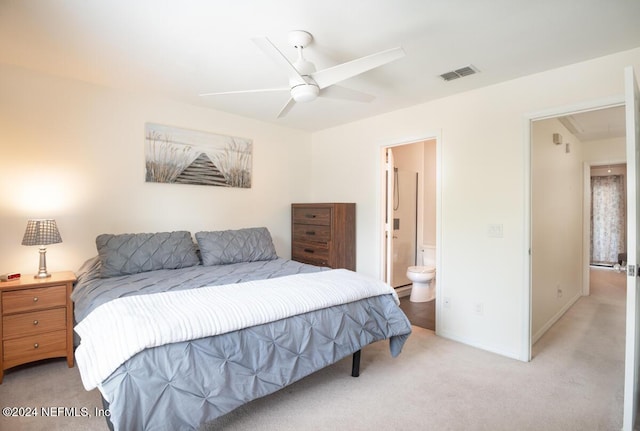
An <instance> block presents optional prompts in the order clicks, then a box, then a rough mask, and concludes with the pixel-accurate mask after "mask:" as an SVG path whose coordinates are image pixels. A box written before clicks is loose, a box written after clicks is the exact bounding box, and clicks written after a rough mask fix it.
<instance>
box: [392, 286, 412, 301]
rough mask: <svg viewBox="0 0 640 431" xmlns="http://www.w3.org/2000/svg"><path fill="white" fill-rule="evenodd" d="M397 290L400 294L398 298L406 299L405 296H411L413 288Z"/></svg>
mask: <svg viewBox="0 0 640 431" xmlns="http://www.w3.org/2000/svg"><path fill="white" fill-rule="evenodd" d="M395 290H396V293H397V294H398V298H404V297H405V296H409V295H411V286H402V287H397V288H396V289H395Z"/></svg>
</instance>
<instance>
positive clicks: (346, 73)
mask: <svg viewBox="0 0 640 431" xmlns="http://www.w3.org/2000/svg"><path fill="white" fill-rule="evenodd" d="M404 55H405V53H404V50H403V49H402V48H401V47H397V48H391V49H388V50H386V51H381V52H378V53H376V54H371V55H368V56H366V57H361V58H357V59H355V60H352V61H349V62H346V63H342V64H339V65H337V66H333V67H329V68H328V69H323V70H319V71H317V72H314V73H312V74H311V77H312V78H313V80H314V81H316V83H317V84H318V86H319V87H320V89H323V88H327V87H328V86H330V85H333V84H335V83H337V82H340V81H344V80H345V79H349V78H351V77H353V76H356V75H359V74H361V73H364V72H366V71H368V70H371V69H375V68H376V67H380V66H382V65H384V64H387V63H390V62H392V61H394V60H397V59H399V58H402V57H404Z"/></svg>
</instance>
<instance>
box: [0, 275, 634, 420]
mask: <svg viewBox="0 0 640 431" xmlns="http://www.w3.org/2000/svg"><path fill="white" fill-rule="evenodd" d="M599 271H606V270H598V273H597V274H595V275H592V278H595V279H596V281H598V282H599V283H600V285H599V286H598V287H597V288H592V295H591V296H589V297H585V298H581V299H580V300H579V301H578V302H577V303H576V304H575V305H574V306H573V307H572V308H571V309H570V310H569V311H568V312H567V313H566V314H565V316H563V318H562V319H561V320H560V321H559V322H558V323H557V324H556V325H554V326H553V327H552V328H551V329H550V330H549V331H548V333H547V334H545V335H544V336H543V337H542V338H541V339H540V341H539V342H538V343H537V344H536V346H534V359H533V361H532V362H530V363H523V362H519V361H516V360H511V359H507V358H504V357H501V356H497V355H494V354H491V353H488V352H485V351H482V350H478V349H475V348H472V347H469V346H465V345H462V344H459V343H456V342H453V341H449V340H446V339H442V338H440V337H437V336H435V334H434V333H433V332H432V331H429V330H426V329H422V328H418V327H414V328H413V334H412V335H411V337H410V338H409V341H408V342H407V344H406V345H405V348H404V351H403V353H402V354H401V355H400V356H399V357H398V358H395V359H394V358H391V357H390V355H389V350H388V345H387V343H386V342H379V343H375V344H373V345H371V346H368V347H367V348H365V349H364V350H363V355H362V366H361V375H360V377H359V378H352V377H350V375H349V373H350V367H351V362H350V358H348V359H346V360H343V361H341V362H339V363H337V364H335V365H333V366H331V367H328V368H326V369H324V370H321V371H319V372H317V373H315V374H313V375H311V376H309V377H307V378H305V379H303V380H302V381H300V382H298V383H296V384H293V385H291V386H289V387H287V388H284V389H283V390H281V391H279V392H277V393H275V394H273V395H270V396H268V397H265V398H262V399H259V400H256V401H254V402H252V403H249V404H247V405H245V406H243V407H241V408H239V409H237V410H235V411H234V412H232V413H230V414H228V415H226V416H224V417H222V418H220V419H218V420H216V421H214V422H213V423H211V424H209V425H208V426H207V427H205V428H204V429H206V430H227V431H230V430H233V431H236V430H237V431H243V430H246V431H249V430H251V431H259V430H265V431H266V430H269V431H275V430H277V431H287V430H292V431H293V430H295V431H299V430H301V429H302V430H346V429H349V430H354V431H358V430H367V431H369V430H421V431H422V430H438V431H443V430H465V431H466V430H492V431H495V430H509V431H511V430H535V431H539V430H545V431H551V430H558V431H568V430H580V431H587V430H594V431H595V430H603V431H612V430H618V429H620V427H621V425H622V394H623V370H624V362H623V361H624V316H625V310H624V303H625V288H624V275H620V274H618V273H614V272H612V271H609V272H608V273H605V274H604V275H603V274H601V273H600V272H599ZM592 274H594V272H592ZM601 276H602V277H601ZM599 278H602V280H598V279H599ZM0 405H1V406H2V407H5V406H23V407H26V406H35V407H41V406H61V407H77V408H78V409H80V408H82V407H85V408H87V409H88V410H89V411H90V412H92V413H93V409H94V408H96V407H100V399H99V394H98V393H97V392H96V391H93V392H85V391H84V389H83V388H82V385H81V383H80V378H79V375H78V371H77V368H73V369H68V368H67V367H66V365H65V362H64V360H61V361H57V360H56V361H50V362H47V363H44V364H38V365H35V366H27V367H23V368H21V369H19V370H16V371H13V372H12V371H9V372H8V373H7V375H6V376H5V380H4V383H3V384H2V385H0ZM133 414H135V413H133ZM0 429H2V430H4V429H10V430H106V429H107V427H106V425H105V423H104V419H103V418H96V417H91V418H79V417H54V418H41V417H39V418H13V417H10V418H6V417H2V418H0Z"/></svg>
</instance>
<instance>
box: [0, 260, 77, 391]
mask: <svg viewBox="0 0 640 431" xmlns="http://www.w3.org/2000/svg"><path fill="white" fill-rule="evenodd" d="M75 280H76V276H75V275H74V273H73V272H71V271H66V272H56V273H53V274H51V277H48V278H43V279H38V278H34V277H33V275H25V276H22V278H20V279H19V280H15V281H7V282H2V283H0V317H1V318H0V335H1V336H2V343H1V344H0V383H2V378H3V376H4V370H6V369H8V368H12V367H15V366H16V365H21V364H26V363H28V362H33V361H38V360H41V359H47V358H58V357H66V358H67V364H68V365H69V368H72V367H73V304H72V302H71V289H72V287H73V282H74V281H75Z"/></svg>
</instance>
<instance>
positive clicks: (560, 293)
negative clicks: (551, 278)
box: [558, 287, 562, 298]
mask: <svg viewBox="0 0 640 431" xmlns="http://www.w3.org/2000/svg"><path fill="white" fill-rule="evenodd" d="M558 298H562V289H560V288H559V287H558Z"/></svg>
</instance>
